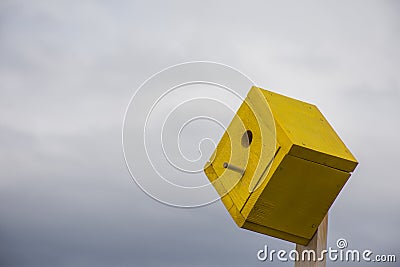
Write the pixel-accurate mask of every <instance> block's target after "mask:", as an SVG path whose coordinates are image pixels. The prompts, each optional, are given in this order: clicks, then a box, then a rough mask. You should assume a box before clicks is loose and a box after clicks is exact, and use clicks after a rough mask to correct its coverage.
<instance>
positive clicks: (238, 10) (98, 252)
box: [0, 0, 400, 267]
mask: <svg viewBox="0 0 400 267" xmlns="http://www.w3.org/2000/svg"><path fill="white" fill-rule="evenodd" d="M399 12H400V5H399V3H398V2H396V1H386V0H383V1H325V2H324V4H322V3H321V1H302V2H301V3H300V2H299V1H274V2H273V1H259V2H255V1H241V2H240V3H237V4H235V3H232V1H219V2H218V3H216V1H197V2H193V1H191V2H189V1H142V2H141V3H140V2H134V1H118V3H117V1H18V0H17V1H15V0H13V1H11V0H10V1H7V0H2V1H1V2H0V112H1V113H0V114H1V115H0V144H1V152H0V163H1V168H0V214H1V220H0V266H10V267H12V266H22V267H23V266H41V267H42V266H96V267H100V266H266V265H268V266H292V265H293V263H278V262H274V263H269V262H259V261H258V260H257V258H256V253H257V251H258V250H259V249H262V248H263V247H264V245H266V244H267V245H268V246H269V247H271V248H274V249H292V248H294V245H293V244H290V243H288V242H285V241H280V240H277V239H275V238H271V237H267V236H263V235H260V234H256V233H252V232H249V231H245V230H241V229H239V228H237V227H236V225H235V224H234V222H233V221H232V219H231V218H230V216H229V214H228V213H227V212H226V210H225V208H224V207H223V205H222V204H221V203H220V202H217V203H214V204H212V205H209V206H206V207H203V208H197V209H179V208H173V207H169V206H166V205H163V204H161V203H159V202H156V201H154V200H153V199H152V198H150V197H148V196H147V195H146V194H144V193H143V192H142V191H141V190H140V189H139V187H138V186H137V185H136V184H135V183H134V182H133V181H132V179H131V177H130V175H129V172H128V171H127V168H126V166H125V162H124V157H123V153H122V148H121V126H122V121H123V116H124V112H125V109H126V107H127V105H128V103H129V100H130V98H131V96H132V95H133V93H134V92H135V90H136V89H137V88H138V87H139V86H140V85H141V84H142V83H143V82H144V81H145V80H146V79H147V78H148V77H149V76H151V75H152V74H154V73H156V72H158V71H160V70H161V69H163V68H165V67H168V66H170V65H173V64H177V63H181V62H186V61H192V60H209V61H216V62H221V63H224V64H228V65H230V66H233V67H235V68H237V69H239V70H240V71H242V72H243V73H245V74H246V75H248V76H249V77H251V79H252V80H253V81H254V82H255V83H256V84H257V85H259V86H260V87H263V88H268V89H270V90H273V91H275V92H278V93H281V94H285V95H288V96H291V97H295V98H298V99H301V100H304V101H307V102H311V103H314V104H316V105H317V106H318V107H319V108H320V109H321V111H322V112H323V113H324V115H325V116H326V117H327V118H328V120H329V121H330V123H331V124H332V125H333V127H334V128H335V129H336V131H337V132H338V133H339V135H340V136H341V138H342V139H343V140H344V142H345V143H346V144H347V145H348V147H349V148H350V150H351V151H352V152H353V153H354V154H355V156H356V158H357V159H358V160H359V162H360V164H359V166H358V168H357V169H356V172H355V173H354V174H353V176H352V177H351V179H350V180H349V182H348V183H347V185H346V186H345V188H344V190H343V191H342V192H341V194H340V195H339V197H338V199H337V201H336V202H335V204H334V205H333V206H332V208H331V211H330V221H329V237H328V245H330V246H332V247H334V246H335V243H336V240H337V239H338V238H340V237H341V238H346V239H347V241H348V243H349V247H350V248H353V249H360V250H361V249H371V250H373V251H374V252H375V253H377V254H378V253H380V254H396V255H397V258H398V260H400V259H399V258H400V251H399V248H400V241H399V238H398V236H399V229H398V225H400V194H398V188H399V186H400V182H399V175H398V164H399V152H398V151H399V150H400V142H399V137H398V131H399V130H400V126H399V118H398V114H400V105H399V100H400V75H399V69H400V51H399V47H400V34H399V33H400V18H399V15H398V14H399ZM216 142H218V140H216ZM203 178H204V179H205V176H203ZM397 264H398V263H397ZM328 266H347V265H346V264H344V263H339V262H336V263H334V262H329V263H328ZM360 266H362V264H360ZM371 266H372V265H371ZM374 266H378V265H377V264H374ZM379 266H398V265H396V264H395V263H392V264H389V263H386V264H381V265H379Z"/></svg>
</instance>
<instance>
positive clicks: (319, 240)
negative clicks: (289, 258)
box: [294, 214, 328, 267]
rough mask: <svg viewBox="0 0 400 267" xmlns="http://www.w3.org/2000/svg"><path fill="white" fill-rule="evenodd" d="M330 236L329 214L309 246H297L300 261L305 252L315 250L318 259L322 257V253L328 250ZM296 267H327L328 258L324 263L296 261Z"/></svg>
mask: <svg viewBox="0 0 400 267" xmlns="http://www.w3.org/2000/svg"><path fill="white" fill-rule="evenodd" d="M327 234H328V214H327V215H326V216H325V218H324V219H323V220H322V222H321V224H320V226H319V227H318V230H317V232H316V233H315V235H314V236H313V238H312V239H311V241H310V243H308V245H307V246H302V245H296V251H297V252H298V253H299V256H300V259H301V255H302V253H303V251H304V250H313V251H314V252H315V255H316V258H318V257H320V255H321V252H322V251H323V250H324V249H326V243H327ZM294 266H295V267H326V257H324V260H323V261H318V260H317V261H312V260H311V261H296V263H295V265H294Z"/></svg>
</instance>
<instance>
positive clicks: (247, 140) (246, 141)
mask: <svg viewBox="0 0 400 267" xmlns="http://www.w3.org/2000/svg"><path fill="white" fill-rule="evenodd" d="M252 141H253V133H252V132H251V131H250V130H247V131H246V132H244V134H243V136H242V146H244V147H249V146H250V145H251V142H252Z"/></svg>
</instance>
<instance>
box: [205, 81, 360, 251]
mask: <svg viewBox="0 0 400 267" xmlns="http://www.w3.org/2000/svg"><path fill="white" fill-rule="evenodd" d="M357 164H358V163H357V160H356V159H355V158H354V156H353V155H352V154H351V153H350V151H349V150H348V149H347V148H346V146H345V144H344V143H343V142H342V141H341V139H340V138H339V136H338V135H337V134H336V132H335V131H334V130H333V128H332V127H331V126H330V125H329V123H328V121H327V120H326V119H325V117H324V116H323V115H322V114H321V112H320V111H319V110H318V108H317V107H316V106H314V105H312V104H308V103H305V102H302V101H299V100H296V99H293V98H289V97H286V96H283V95H279V94H276V93H273V92H270V91H267V90H264V89H261V88H258V87H252V88H251V90H250V91H249V93H248V95H247V97H246V99H245V100H244V102H243V103H242V105H241V106H240V108H239V110H238V112H237V114H236V115H235V117H234V118H233V120H232V122H231V123H230V125H229V127H228V128H227V130H226V132H225V133H224V135H223V136H222V138H221V140H220V142H219V144H218V146H217V148H216V150H215V151H214V153H213V155H212V157H211V159H210V160H209V162H207V164H206V166H205V167H204V171H205V173H206V175H207V177H208V178H209V180H210V182H211V183H212V184H213V185H214V187H215V189H216V190H217V192H218V193H219V195H220V196H221V197H222V201H223V203H224V205H225V207H226V209H227V210H228V211H229V213H230V215H231V216H232V218H233V219H234V221H235V222H236V223H237V225H238V226H239V227H241V228H245V229H248V230H251V231H255V232H259V233H262V234H267V235H270V236H274V237H277V238H280V239H284V240H288V241H291V242H294V243H297V244H301V245H306V244H308V242H309V241H310V240H311V239H312V237H313V235H314V233H315V232H316V230H317V228H318V226H319V224H320V223H321V221H322V220H323V218H324V217H325V215H326V214H327V212H328V210H329V208H330V207H331V205H332V203H333V202H334V200H335V198H336V197H337V195H338V194H339V192H340V190H341V189H342V187H343V186H344V184H345V183H346V181H347V180H348V179H349V177H350V175H351V172H353V171H354V169H355V168H356V166H357Z"/></svg>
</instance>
